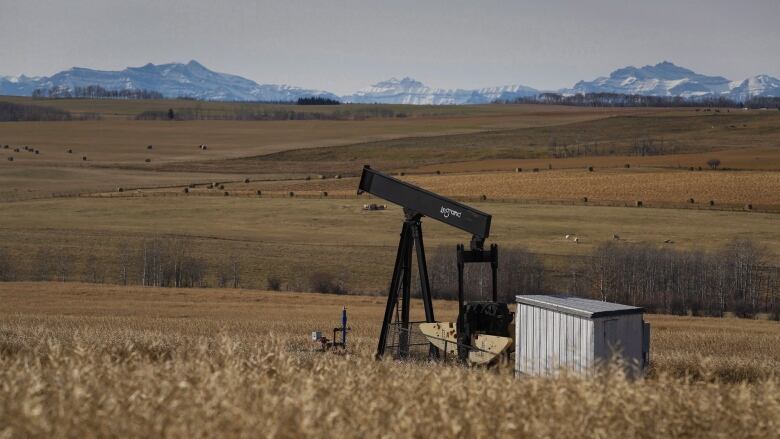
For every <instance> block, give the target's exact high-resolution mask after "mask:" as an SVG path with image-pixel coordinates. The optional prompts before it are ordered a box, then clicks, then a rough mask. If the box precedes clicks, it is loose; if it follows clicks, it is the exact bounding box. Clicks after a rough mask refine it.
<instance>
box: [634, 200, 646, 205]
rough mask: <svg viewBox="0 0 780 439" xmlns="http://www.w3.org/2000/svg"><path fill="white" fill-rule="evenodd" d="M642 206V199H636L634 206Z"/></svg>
mask: <svg viewBox="0 0 780 439" xmlns="http://www.w3.org/2000/svg"><path fill="white" fill-rule="evenodd" d="M642 206H644V204H643V203H642V201H641V200H637V202H636V207H642Z"/></svg>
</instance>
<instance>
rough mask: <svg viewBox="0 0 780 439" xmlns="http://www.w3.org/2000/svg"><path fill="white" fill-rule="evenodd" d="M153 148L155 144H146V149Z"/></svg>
mask: <svg viewBox="0 0 780 439" xmlns="http://www.w3.org/2000/svg"><path fill="white" fill-rule="evenodd" d="M152 148H154V146H152V145H146V149H152Z"/></svg>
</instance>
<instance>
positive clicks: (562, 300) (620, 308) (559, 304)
mask: <svg viewBox="0 0 780 439" xmlns="http://www.w3.org/2000/svg"><path fill="white" fill-rule="evenodd" d="M516 299H517V303H522V304H526V305H531V306H538V307H540V308H545V309H552V310H555V311H558V312H562V313H564V314H572V315H576V316H580V317H585V318H589V319H595V318H598V317H607V316H615V315H622V314H639V313H643V312H644V311H645V310H644V308H639V307H636V306H629V305H621V304H619V303H611V302H602V301H600V300H593V299H584V298H582V297H574V296H566V295H541V294H540V295H524V296H516Z"/></svg>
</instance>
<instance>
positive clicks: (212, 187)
mask: <svg viewBox="0 0 780 439" xmlns="http://www.w3.org/2000/svg"><path fill="white" fill-rule="evenodd" d="M206 189H214V183H209V184H208V185H206Z"/></svg>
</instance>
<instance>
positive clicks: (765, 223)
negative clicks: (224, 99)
mask: <svg viewBox="0 0 780 439" xmlns="http://www.w3.org/2000/svg"><path fill="white" fill-rule="evenodd" d="M366 202H376V200H369V199H354V198H353V199H344V200H342V199H302V198H292V199H291V198H264V197H263V198H258V197H238V196H229V197H224V196H209V197H200V196H158V197H122V198H92V197H86V198H85V197H81V198H65V199H51V200H34V201H23V202H16V203H13V204H9V206H13V208H8V209H2V210H0V240H1V241H2V243H3V245H2V246H3V247H5V248H7V249H9V250H10V251H11V252H12V253H13V254H14V255H15V257H16V259H17V260H18V261H25V264H24V267H22V269H21V270H26V269H30V270H31V269H33V268H34V264H33V263H32V260H33V259H34V257H35V254H36V252H37V251H38V249H39V248H41V247H51V248H54V249H62V250H64V251H65V252H66V253H67V254H69V255H73V257H74V258H75V260H76V261H77V263H76V267H74V271H75V269H78V267H79V265H78V264H80V261H82V260H83V259H84V257H85V256H86V255H90V254H97V255H99V256H100V257H101V259H103V260H105V261H107V263H108V264H109V265H111V266H113V265H112V264H115V260H116V257H117V248H118V246H119V245H120V244H121V243H122V242H131V243H140V242H141V241H142V240H144V239H151V238H154V237H156V236H171V237H179V238H186V239H187V240H188V241H189V242H190V243H192V245H193V251H194V252H195V254H198V255H202V256H203V257H204V258H205V259H207V260H209V261H211V262H214V263H216V262H220V261H225V260H227V259H229V257H230V256H231V255H239V256H240V257H241V260H242V265H243V267H244V279H245V282H246V285H251V286H253V287H259V288H263V287H264V286H265V281H266V277H267V276H269V275H278V276H281V277H282V279H283V280H284V281H285V282H289V283H291V284H292V283H293V282H294V281H295V279H298V278H300V273H301V272H303V273H311V272H312V271H314V270H328V271H334V272H339V271H342V270H346V271H347V272H348V273H349V282H348V283H349V285H350V287H351V289H355V290H357V291H378V290H384V289H385V288H386V287H387V280H388V279H389V277H390V270H391V269H392V261H393V255H394V254H395V253H394V252H395V248H396V246H397V244H398V233H399V231H400V227H401V221H402V218H403V214H402V211H401V208H399V207H397V206H392V205H391V206H389V209H388V210H387V211H378V212H365V211H362V210H361V207H362V205H363V203H366ZM471 204H473V205H474V206H476V207H477V208H479V209H481V210H483V211H486V212H489V213H491V214H492V215H493V224H492V231H491V242H496V243H498V244H499V245H501V246H505V247H511V246H521V247H524V248H526V249H528V250H530V251H533V252H535V253H538V254H540V255H542V256H544V257H545V258H550V259H551V261H552V262H554V260H557V259H558V258H560V257H562V256H578V255H585V254H587V253H588V252H589V251H591V250H592V249H593V248H594V246H596V245H598V244H600V243H603V242H605V241H609V240H611V239H612V235H613V234H618V235H620V237H621V241H622V242H625V243H649V244H653V245H658V246H670V247H672V248H683V249H690V248H700V249H704V250H711V249H716V248H720V247H721V246H723V245H725V244H726V243H728V242H729V241H731V240H732V239H735V238H750V237H760V241H761V243H762V244H763V245H766V246H767V247H768V249H769V250H770V252H771V253H770V254H771V255H772V256H773V257H774V258H778V257H780V228H778V227H777V218H776V214H772V213H761V212H730V211H708V210H693V209H652V208H643V209H638V208H616V207H598V206H580V205H577V206H570V205H534V204H517V203H497V202H476V203H471ZM424 223H425V231H426V243H427V245H428V247H429V248H434V247H438V246H452V247H454V245H455V244H457V243H464V242H467V241H468V239H469V238H470V237H469V236H467V235H465V234H463V233H459V232H457V231H456V230H454V229H452V228H449V227H446V226H444V225H442V224H440V223H438V222H437V221H432V220H426V221H424ZM566 234H576V235H577V236H578V237H580V242H579V243H578V244H575V243H574V242H571V241H567V240H565V239H564V235H566ZM667 240H671V241H673V243H671V244H668V243H667V244H665V243H664V241H667ZM775 260H777V259H775ZM550 269H551V270H554V269H555V266H554V265H553V266H551V267H550ZM561 269H565V267H561ZM107 274H108V275H109V278H110V279H113V278H114V277H115V273H114V272H109V273H107Z"/></svg>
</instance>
